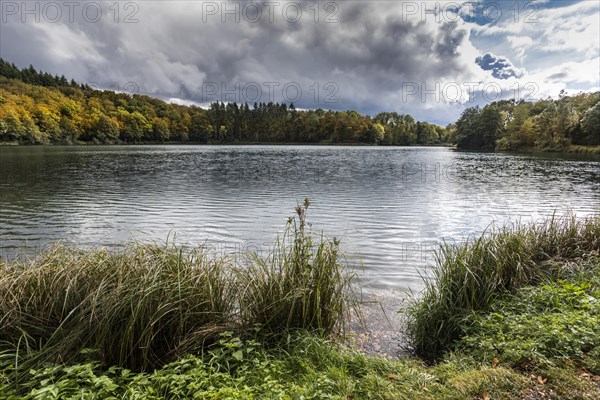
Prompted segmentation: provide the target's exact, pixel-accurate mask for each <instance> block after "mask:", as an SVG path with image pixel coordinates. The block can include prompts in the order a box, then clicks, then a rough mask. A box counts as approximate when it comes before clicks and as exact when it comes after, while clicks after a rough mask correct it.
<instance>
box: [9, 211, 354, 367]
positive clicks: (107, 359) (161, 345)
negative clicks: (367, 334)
mask: <svg viewBox="0 0 600 400" xmlns="http://www.w3.org/2000/svg"><path fill="white" fill-rule="evenodd" d="M308 206H309V201H308V199H306V200H305V202H304V204H303V205H302V206H299V207H298V208H297V210H296V212H297V216H295V217H293V218H290V220H289V221H288V224H287V229H286V230H285V232H284V233H283V235H282V236H281V237H280V238H279V239H278V240H277V242H276V245H275V247H274V251H273V253H271V254H270V255H269V256H267V257H265V258H261V256H260V255H259V254H256V253H252V254H248V255H247V259H248V260H249V262H248V263H247V264H245V265H239V264H236V263H234V262H232V261H231V258H228V257H227V256H211V257H209V256H208V255H207V252H205V251H203V249H202V248H201V247H200V248H185V247H176V246H175V245H174V244H170V243H169V242H167V244H166V245H156V244H143V243H133V244H131V245H129V246H127V247H126V248H125V249H123V250H119V251H115V252H111V251H108V250H105V249H100V250H91V251H83V250H76V249H70V248H67V247H65V246H54V247H52V248H51V249H50V250H48V251H45V252H43V253H41V254H40V255H38V256H37V257H36V258H35V259H33V260H26V261H23V260H19V261H14V262H10V263H7V264H1V263H0V367H2V365H4V364H7V363H8V364H10V365H13V366H15V367H16V368H20V370H21V371H24V372H26V371H27V370H28V369H29V368H33V367H35V368H37V367H39V366H40V365H42V364H44V363H46V362H50V363H63V362H64V363H69V362H80V361H84V360H88V359H92V360H94V361H99V362H100V363H102V364H103V365H105V366H112V365H116V366H121V367H126V368H129V369H133V370H136V371H148V370H151V369H154V368H158V367H161V366H163V365H165V364H166V363H169V362H171V361H173V360H176V359H177V358H178V357H180V356H182V355H184V354H189V353H200V352H205V350H210V349H209V347H211V346H212V345H214V344H215V343H217V342H218V338H219V337H220V335H221V334H222V333H223V332H233V333H234V334H235V335H236V336H245V337H246V338H248V337H250V339H256V338H261V339H267V338H268V339H269V340H270V339H271V338H273V337H279V338H281V337H286V336H287V335H286V333H289V332H290V331H293V330H305V331H310V332H314V333H319V334H323V335H330V334H332V333H334V332H336V331H337V330H338V329H340V328H341V327H343V324H344V322H345V321H346V319H345V316H347V315H348V311H349V308H350V304H351V302H352V299H353V296H352V290H351V287H352V286H351V278H352V276H351V275H350V274H349V272H348V271H347V269H346V267H345V264H344V263H343V257H342V256H341V254H340V250H339V242H338V241H337V240H335V239H334V240H333V241H328V240H326V239H325V238H324V237H323V236H319V237H318V238H315V237H314V236H313V234H312V233H311V231H310V229H309V227H308V224H307V223H306V209H307V208H308ZM257 326H260V328H259V329H257ZM263 334H264V336H263ZM259 336H260V337H259ZM9 357H10V358H9Z"/></svg>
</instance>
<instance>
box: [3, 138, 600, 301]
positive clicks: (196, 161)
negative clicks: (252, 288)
mask: <svg viewBox="0 0 600 400" xmlns="http://www.w3.org/2000/svg"><path fill="white" fill-rule="evenodd" d="M305 197H309V198H310V199H311V201H312V205H311V207H310V209H309V221H310V222H312V224H313V229H314V230H317V231H323V232H324V233H325V234H326V235H327V236H330V237H333V236H335V237H338V238H341V239H342V245H343V247H344V249H345V250H346V251H347V252H348V253H349V254H350V259H351V260H354V261H358V260H360V261H361V262H362V264H363V266H364V269H363V270H362V272H361V273H360V275H361V276H362V277H363V278H364V286H365V287H366V288H369V289H370V290H373V291H383V290H385V289H398V290H406V289H408V288H418V287H419V282H420V278H419V273H420V271H423V268H424V267H425V266H426V265H427V263H428V262H431V260H432V258H433V250H434V249H435V247H436V246H437V243H439V242H440V241H441V240H447V241H460V240H463V239H464V238H465V237H466V236H467V235H469V234H478V233H481V232H483V231H484V229H485V228H486V227H487V226H488V225H489V224H491V223H494V222H495V223H497V224H504V223H507V222H515V221H517V220H519V219H520V220H523V221H531V220H539V219H540V218H542V217H546V216H549V215H551V214H552V213H554V212H557V213H559V214H561V213H564V212H566V211H567V210H572V211H573V212H575V213H576V215H577V216H581V217H583V216H586V215H590V214H592V213H599V212H600V160H599V159H597V158H596V159H589V158H588V159H578V158H575V157H569V158H563V157H559V156H552V155H545V156H533V155H508V154H496V153H470V152H469V153H466V152H457V151H454V150H452V149H448V148H419V147H408V148H390V147H333V146H327V147H325V146H323V147H321V146H314V147H313V146H86V147H61V146H44V147H16V146H8V147H0V255H1V256H2V257H3V258H5V259H6V258H12V257H14V256H15V255H16V254H18V253H19V252H25V253H32V252H35V251H36V250H38V249H39V248H41V247H43V246H45V245H47V244H48V243H52V242H56V241H62V242H63V243H65V244H69V245H77V246H100V245H101V246H118V245H119V244H122V243H123V242H125V241H128V240H131V239H132V238H135V239H138V240H141V241H151V240H157V241H164V240H166V239H167V237H168V236H169V235H171V236H173V235H174V234H175V235H176V241H177V242H179V243H188V244H202V243H203V244H205V245H206V246H208V247H209V248H210V249H211V251H215V252H220V253H229V254H232V255H235V254H240V253H241V252H243V251H244V250H246V249H252V250H256V251H258V252H261V253H263V254H267V253H268V251H269V249H270V247H271V244H272V243H273V241H274V239H275V237H276V234H277V232H280V231H281V230H282V229H283V227H284V226H285V222H286V221H287V218H288V217H289V216H291V215H292V214H293V209H294V207H295V206H296V205H297V203H298V202H301V201H302V200H303V199H304V198H305Z"/></svg>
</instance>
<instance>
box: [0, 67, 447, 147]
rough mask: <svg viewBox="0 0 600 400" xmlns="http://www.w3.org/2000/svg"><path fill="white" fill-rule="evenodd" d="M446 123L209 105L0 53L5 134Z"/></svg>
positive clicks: (256, 132) (351, 137) (393, 133)
mask: <svg viewBox="0 0 600 400" xmlns="http://www.w3.org/2000/svg"><path fill="white" fill-rule="evenodd" d="M446 141H447V135H446V131H445V129H444V128H442V127H439V126H436V125H432V124H429V123H427V122H416V121H415V120H414V119H413V118H412V117H411V116H409V115H401V114H397V113H381V114H379V115H377V116H376V117H374V118H371V117H369V116H364V115H360V114H359V113H357V112H356V111H326V110H322V109H318V110H297V109H296V108H295V107H294V105H293V104H290V105H287V104H278V103H254V104H252V105H248V104H236V103H227V104H225V103H213V104H211V105H210V107H209V108H208V109H203V108H200V107H195V106H182V105H176V104H168V103H165V102H164V101H162V100H159V99H155V98H152V97H148V96H142V95H135V94H134V95H129V94H125V93H116V92H113V91H100V90H94V89H93V88H91V87H89V86H87V85H78V84H77V83H76V82H74V81H67V79H66V78H64V77H58V76H54V77H53V76H52V75H50V74H47V73H44V72H39V71H36V70H35V68H33V67H32V66H30V67H29V68H24V69H21V70H19V69H18V68H17V67H16V66H14V65H13V64H8V63H6V62H4V61H3V60H1V59H0V142H18V143H27V144H43V143H80V142H88V143H143V142H159V143H160V142H179V143H183V142H189V143H365V144H383V145H412V144H421V145H428V144H439V143H444V142H446Z"/></svg>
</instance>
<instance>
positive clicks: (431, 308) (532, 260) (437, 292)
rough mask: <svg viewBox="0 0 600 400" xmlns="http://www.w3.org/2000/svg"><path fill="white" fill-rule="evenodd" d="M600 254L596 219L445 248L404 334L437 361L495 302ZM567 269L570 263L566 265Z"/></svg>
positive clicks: (553, 223) (495, 231)
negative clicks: (470, 321) (469, 319)
mask: <svg viewBox="0 0 600 400" xmlns="http://www.w3.org/2000/svg"><path fill="white" fill-rule="evenodd" d="M598 251H600V217H598V216H596V217H590V218H587V219H583V220H578V219H576V218H575V217H574V216H572V215H567V216H564V217H554V216H553V217H552V218H551V219H549V220H547V221H545V222H544V223H541V224H530V225H521V224H517V225H516V226H515V227H512V228H511V227H506V226H505V227H502V228H493V227H492V228H490V231H489V232H487V233H485V234H484V235H482V236H481V237H479V238H474V239H471V240H468V241H467V242H466V243H465V244H464V245H462V246H458V247H456V246H452V245H449V244H445V245H443V246H442V247H441V249H440V251H439V253H438V255H437V259H436V263H435V265H434V267H433V277H432V278H431V279H426V280H425V289H424V291H423V293H422V297H421V298H420V299H417V300H415V302H414V303H413V304H412V305H411V307H409V310H408V313H407V318H408V320H407V329H408V333H409V336H410V339H411V342H412V345H413V347H414V350H415V352H416V353H417V354H419V355H421V356H423V357H426V358H438V357H439V356H441V355H442V354H443V352H444V351H445V350H447V349H448V348H449V347H450V346H451V345H452V344H453V343H454V342H456V341H457V340H458V339H460V337H461V336H462V335H463V333H464V332H462V328H461V323H462V322H464V321H465V319H466V318H467V317H468V316H469V315H470V314H472V313H473V312H474V311H484V310H487V309H488V308H489V306H490V304H491V303H492V302H493V301H494V300H495V299H497V298H498V297H499V296H501V295H503V294H506V293H507V292H512V291H514V290H516V289H518V288H521V287H523V286H527V285H535V284H536V283H537V282H539V281H540V280H541V279H542V278H544V277H549V276H555V275H557V274H559V273H561V272H562V271H563V270H564V268H561V267H562V266H564V265H565V261H568V260H572V259H576V258H579V257H582V256H585V255H586V254H589V253H597V252H598ZM566 264H568V263H566Z"/></svg>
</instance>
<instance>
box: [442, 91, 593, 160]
mask: <svg viewBox="0 0 600 400" xmlns="http://www.w3.org/2000/svg"><path fill="white" fill-rule="evenodd" d="M448 132H449V134H450V135H451V140H452V141H453V142H455V143H456V145H457V146H458V148H462V149H477V150H481V149H484V150H504V151H516V150H525V151H526V150H529V151H565V150H569V149H570V148H571V147H572V146H573V145H579V146H599V145H600V93H598V92H596V93H580V94H578V95H575V96H566V95H565V93H564V92H561V93H560V95H559V98H558V99H557V100H552V99H543V100H538V101H536V102H525V101H519V102H515V101H499V102H494V103H491V104H488V105H487V106H485V107H483V108H479V107H472V108H468V109H467V110H465V111H464V112H463V114H462V116H461V117H460V119H459V120H458V121H457V122H456V124H454V125H452V126H449V127H448Z"/></svg>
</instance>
